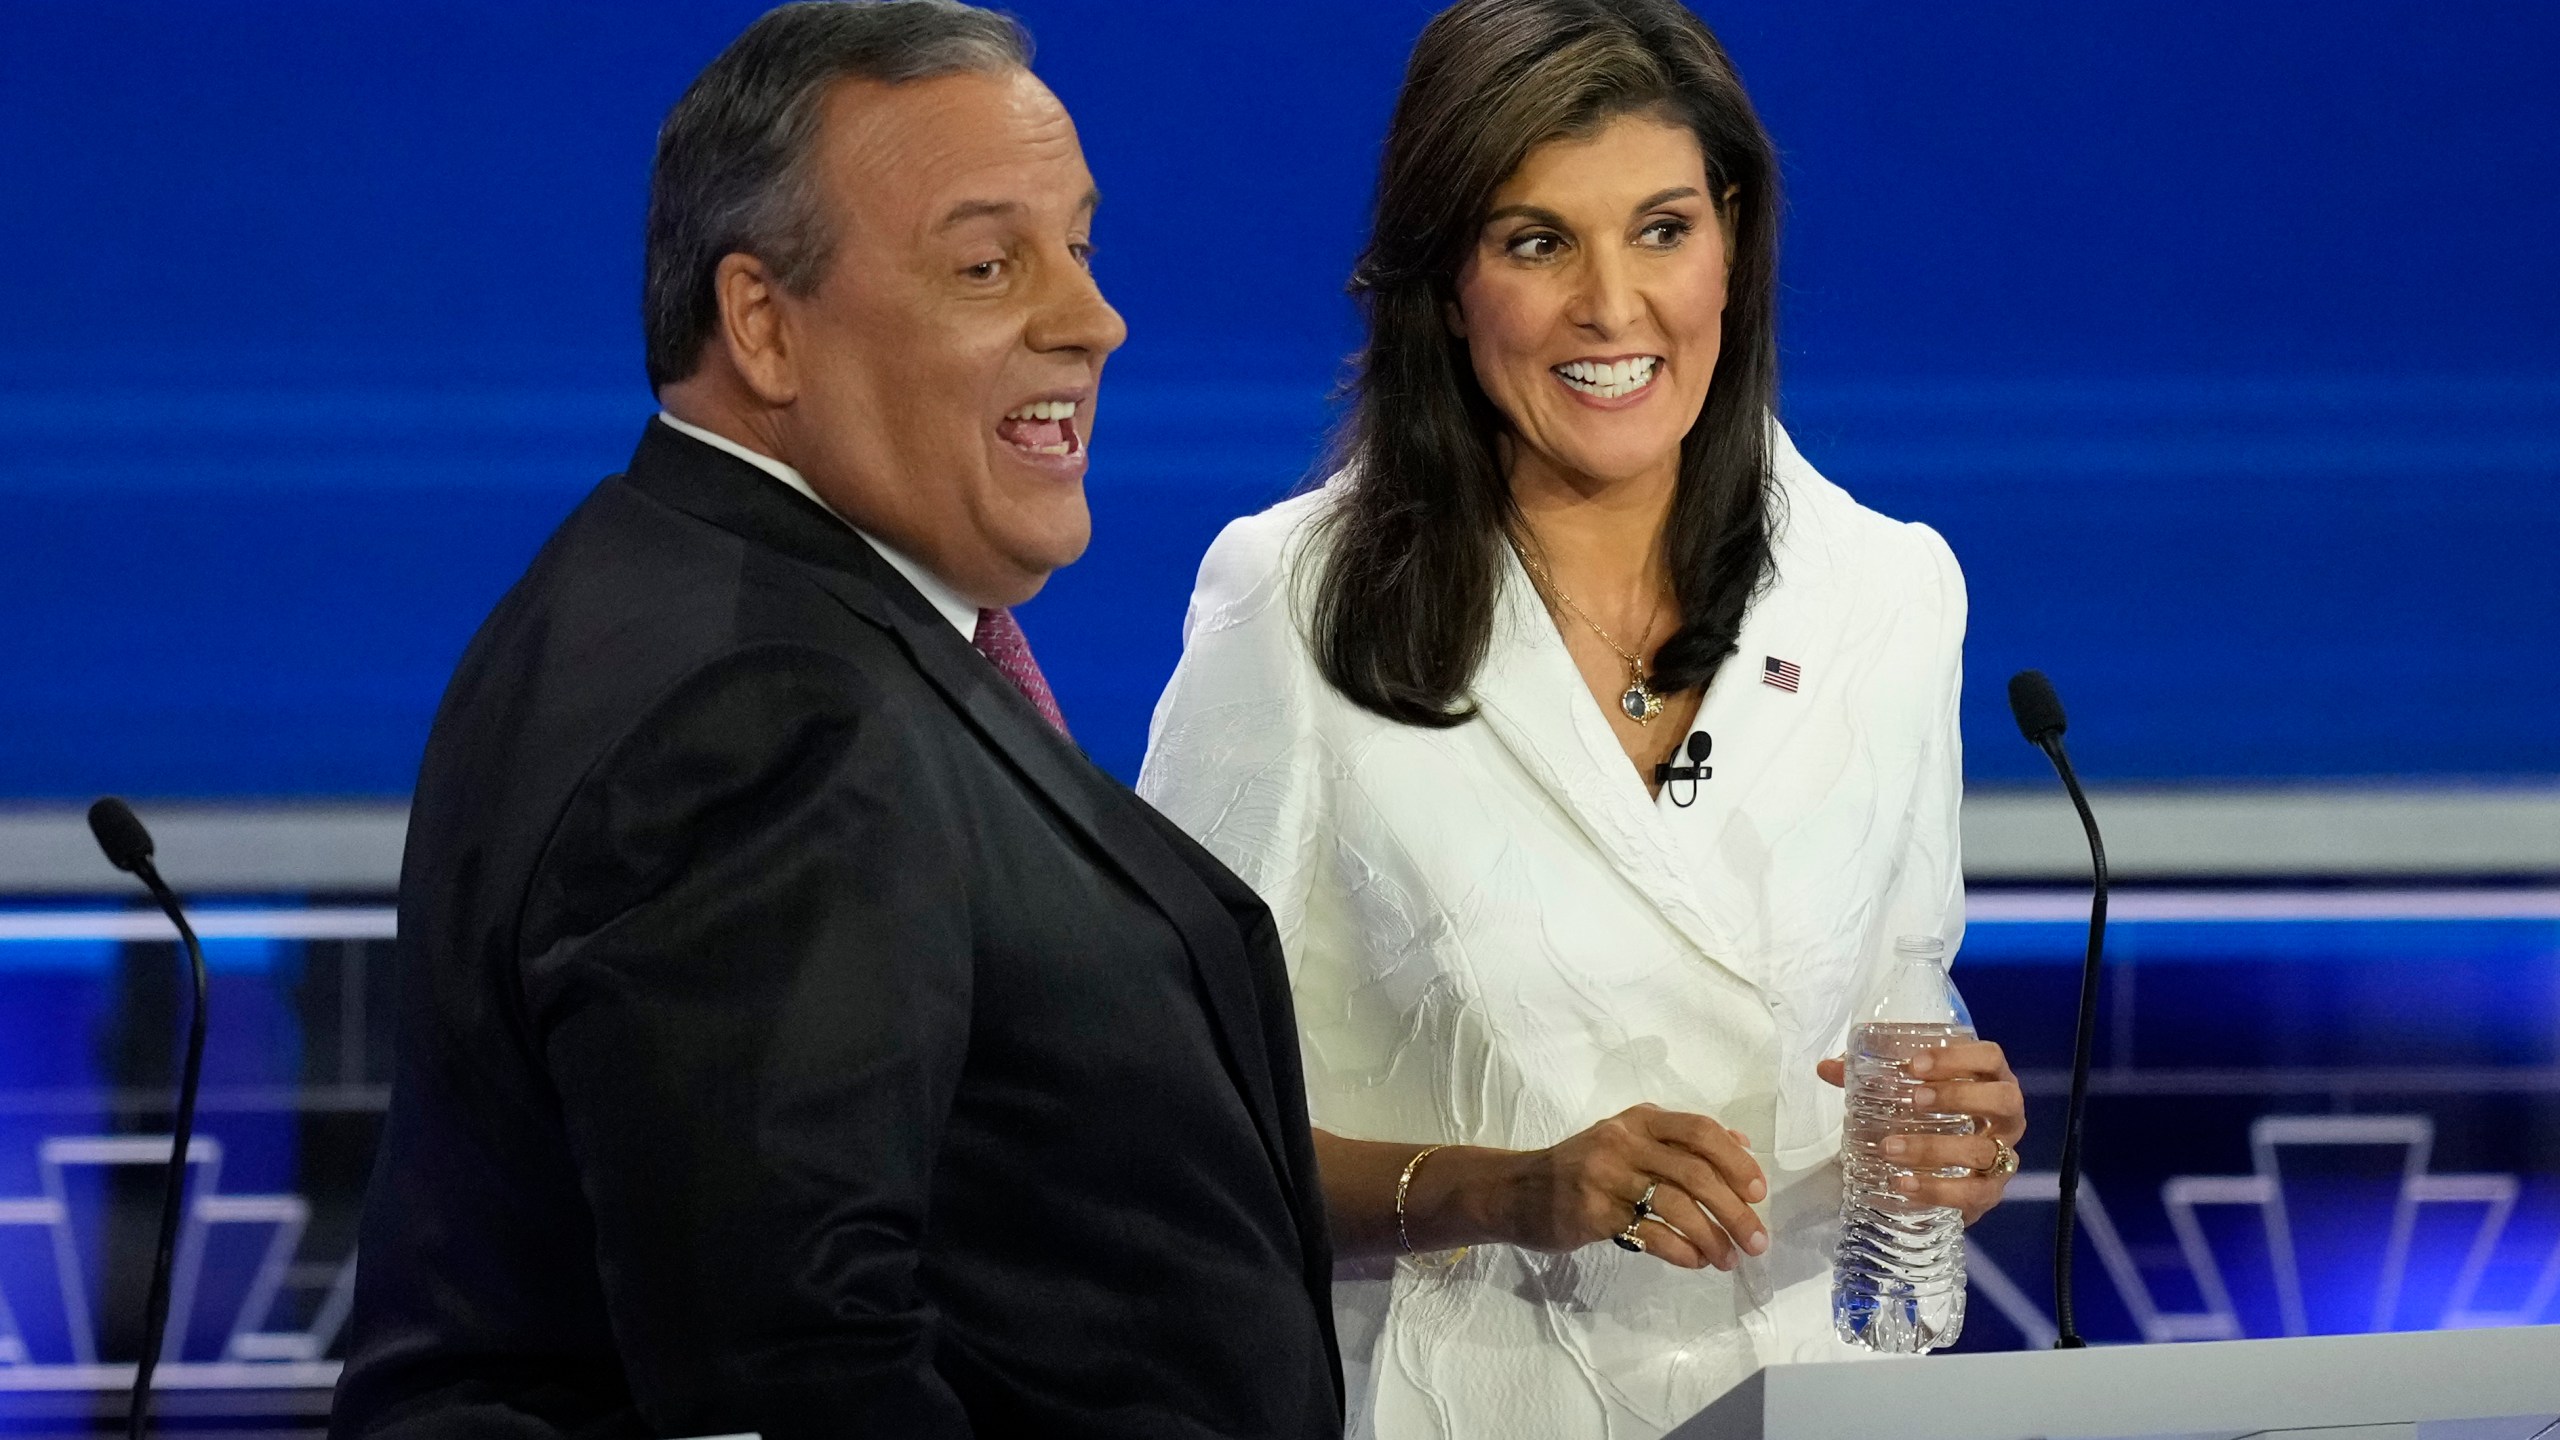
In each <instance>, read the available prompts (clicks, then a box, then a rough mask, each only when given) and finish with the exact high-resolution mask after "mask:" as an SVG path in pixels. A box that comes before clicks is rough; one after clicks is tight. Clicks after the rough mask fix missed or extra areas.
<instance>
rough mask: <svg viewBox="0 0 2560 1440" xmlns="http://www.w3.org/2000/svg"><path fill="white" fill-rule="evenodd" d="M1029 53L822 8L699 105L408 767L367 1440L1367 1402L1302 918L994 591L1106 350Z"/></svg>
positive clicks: (1198, 1417)
mask: <svg viewBox="0 0 2560 1440" xmlns="http://www.w3.org/2000/svg"><path fill="white" fill-rule="evenodd" d="M1027 53H1028V52H1027V46H1026V42H1025V41H1024V39H1023V38H1022V36H1021V34H1020V32H1019V31H1018V30H1017V29H1015V28H1014V27H1013V25H1012V23H1011V22H1010V21H1008V20H1005V19H1003V18H1001V17H998V16H995V15H992V14H990V13H988V12H984V11H977V10H971V9H968V8H966V7H962V6H958V5H952V4H945V3H909V4H899V5H849V4H838V3H822V4H812V5H796V6H787V7H785V8H784V9H781V10H777V11H775V12H774V13H772V14H770V15H768V16H766V17H765V18H764V19H763V20H761V21H759V22H758V23H757V24H756V25H755V26H754V27H753V28H752V29H750V30H749V31H748V32H747V33H746V34H745V35H744V36H743V37H741V38H740V39H739V41H738V42H737V43H736V44H735V45H733V46H732V47H731V48H730V50H729V51H728V52H727V53H726V54H724V55H723V56H721V57H720V59H719V60H717V61H716V62H714V63H713V65H712V66H711V67H710V68H709V69H708V70H707V71H705V72H704V74H703V75H702V76H701V78H700V79H698V80H697V81H696V82H695V83H694V85H693V87H692V89H691V90H690V91H688V92H687V94H686V96H685V98H684V99H683V100H682V101H681V102H679V104H678V105H677V106H676V108H675V110H674V112H673V113H672V114H671V115H670V116H669V119H668V121H667V125H666V128H665V130H664V131H663V132H662V134H661V136H660V140H659V153H658V161H657V168H656V171H655V177H654V183H653V188H652V196H651V207H650V220H649V232H648V251H649V254H648V280H647V295H646V306H645V309H646V323H647V330H648V343H649V362H650V378H651V380H652V383H653V384H654V385H655V386H656V388H657V390H658V394H659V397H660V400H661V402H662V404H663V405H664V406H665V412H666V413H665V414H663V415H662V416H661V417H659V419H658V420H656V421H654V422H652V423H651V425H650V426H649V428H648V430H647V432H646V434H644V435H643V437H642V439H641V441H640V447H639V451H638V453H637V454H636V455H634V456H633V458H632V462H631V468H630V470H629V472H628V473H626V474H624V475H621V476H618V477H615V478H613V479H610V480H607V481H606V482H604V484H602V485H601V486H599V487H598V488H597V489H596V491H595V493H594V494H593V495H592V496H590V497H589V498H588V500H587V501H586V502H585V503H584V504H583V505H581V506H580V507H579V509H578V510H577V512H576V513H575V514H573V515H572V516H571V517H570V518H569V520H568V521H567V522H566V523H565V524H564V525H562V527H561V528H560V531H559V533H558V534H556V535H555V536H554V537H552V539H551V541H550V543H549V544H548V545H546V546H545V547H544V549H543V551H542V553H541V555H540V556H539V557H538V558H537V559H536V560H535V562H534V564H533V566H532V568H531V570H530V571H529V572H528V573H527V574H526V576H525V578H524V579H523V580H522V581H521V582H520V583H519V584H518V585H517V586H516V588H515V589H514V590H513V591H512V592H511V593H510V594H509V595H508V596H507V598H506V600H505V601H504V602H503V603H502V604H501V605H500V606H499V607H498V609H497V611H496V613H495V614H493V615H492V616H491V617H490V619H489V621H488V623H487V624H486V625H485V626H484V627H483V629H482V630H481V632H480V634H479V636H478V637H477V638H476V639H475V640H474V641H473V643H472V645H471V648H470V650H469V652H468V654H467V655H466V656H465V657H464V659H463V662H462V665H461V667H460V669H459V671H458V672H457V673H456V675H455V677H454V680H453V684H452V688H451V690H450V691H449V692H448V694H447V696H446V698H445V702H444V706H443V709H442V711H441V713H440V714H439V715H438V717H437V721H436V726H435V733H434V736H433V738H432V740H431V741H430V742H429V745H428V749H427V755H426V761H425V766H424V769H423V772H422V774H421V776H420V778H419V783H418V791H417V797H416V802H415V810H414V814H413V818H412V821H411V827H410V836H409V851H408V857H407V868H406V871H405V873H404V874H403V876H402V883H401V896H400V943H401V951H402V964H403V968H404V975H403V986H404V990H403V994H402V1001H401V1004H402V1025H403V1029H402V1035H401V1055H400V1070H399V1078H398V1083H397V1084H396V1086H395V1087H394V1093H393V1100H392V1108H391V1117H390V1121H389V1125H388V1128H387V1130H386V1133H385V1135H384V1139H383V1143H382V1153H381V1160H380V1164H379V1167H378V1169H377V1173H376V1179H375V1182H374V1187H373V1190H372V1193H371V1196H370V1199H369V1202H368V1209H367V1213H366V1219H365V1228H364V1233H363V1245H362V1251H363V1264H362V1271H361V1276H362V1278H361V1280H360V1282H359V1286H358V1296H357V1305H356V1317H355V1328H354V1338H353V1342H352V1353H351V1357H350V1359H349V1362H348V1366H347V1372H346V1377H345V1380H344V1381H343V1383H342V1384H341V1386H340V1389H339V1394H338V1405H337V1411H336V1416H335V1420H334V1433H336V1434H339V1435H342V1436H355V1435H367V1436H377V1435H378V1436H447V1435H451V1436H461V1435H473V1436H479V1435H525V1436H537V1435H556V1434H575V1435H581V1436H625V1435H630V1436H638V1435H658V1436H681V1435H699V1434H709V1433H732V1432H750V1431H752V1432H761V1433H762V1435H763V1436H764V1437H766V1440H796V1437H803V1436H812V1437H814V1436H830V1437H833V1436H893V1437H942V1436H960V1435H970V1434H977V1435H1039V1436H1063V1437H1074V1436H1093V1437H1101V1436H1113V1437H1154V1436H1162V1437H1206V1436H1212V1435H1216V1436H1288V1437H1315V1436H1319V1435H1322V1436H1333V1435H1338V1434H1340V1433H1341V1425H1342V1396H1341V1385H1340V1379H1339V1372H1338V1368H1337V1362H1336V1357H1335V1352H1334V1345H1333V1337H1332V1330H1331V1320H1330V1309H1329V1305H1328V1300H1327V1294H1328V1282H1329V1271H1330V1259H1329V1255H1328V1250H1327V1244H1326V1239H1325V1231H1324V1215H1323V1208H1322V1201H1321V1197H1320V1194H1319V1192H1318V1190H1317V1187H1316V1183H1315V1180H1316V1177H1315V1169H1314V1160H1313V1157H1312V1155H1311V1153H1310V1150H1309V1144H1308V1135H1307V1125H1306V1117H1305V1111H1304V1102H1303V1096H1302V1090H1301V1081H1300V1076H1299V1070H1298V1064H1297V1040H1296V1032H1295V1027H1294V1024H1293V1021H1292V1017H1291V1013H1290V1007H1289V1000H1288V993H1287V988H1286V983H1285V979H1284V976H1283V974H1282V970H1281V964H1280V956H1279V951H1278V945H1277V942H1276V940H1275V938H1274V933H1273V930H1272V927H1271V923H1270V920H1269V918H1268V916H1267V915H1266V914H1265V912H1264V911H1263V909H1262V907H1261V905H1260V904H1259V902H1257V901H1256V900H1255V899H1254V897H1253V895H1252V894H1251V892H1250V891H1248V890H1247V889H1246V888H1245V887H1244V886H1243V885H1241V884H1240V883H1239V882H1237V881H1236V880H1235V879H1234V878H1233V877H1232V876H1230V875H1229V874H1228V873H1227V872H1226V871H1224V870H1223V869H1221V868H1220V867H1219V865H1218V864H1217V862H1216V861H1214V860H1212V859H1210V858H1209V856H1208V855H1207V854H1206V853H1204V852H1202V851H1200V850H1199V849H1197V848H1195V847H1194V846H1192V845H1191V844H1190V843H1189V842H1188V841H1187V840H1185V839H1184V838H1183V836H1182V835H1181V834H1180V833H1179V832H1178V831H1176V830H1175V829H1174V828H1173V827H1172V826H1170V825H1169V824H1166V823H1164V822H1163V821H1161V820H1160V819H1159V818H1158V817H1157V816H1156V815H1155V814H1154V813H1153V812H1152V811H1150V810H1148V809H1147V808H1146V807H1145V806H1144V805H1143V804H1142V803H1140V802H1139V801H1138V800H1137V799H1136V798H1135V797H1133V796H1132V795H1130V794H1129V793H1128V792H1127V791H1126V790H1124V789H1122V788H1121V787H1120V786H1119V785H1117V784H1116V783H1114V782H1113V781H1111V780H1110V779H1109V778H1107V777H1106V776H1104V775H1103V774H1102V773H1101V772H1100V771H1098V770H1096V769H1095V768H1094V767H1093V765H1092V764H1090V763H1089V762H1088V761H1087V760H1086V759H1085V758H1084V756H1083V755H1082V754H1081V753H1080V752H1079V751H1078V750H1077V749H1076V748H1075V746H1074V745H1073V744H1072V743H1071V742H1070V741H1069V740H1068V739H1067V738H1066V736H1065V735H1064V733H1063V732H1062V728H1061V726H1060V725H1059V723H1058V716H1057V713H1056V708H1055V706H1054V704H1053V703H1052V702H1051V701H1050V699H1049V696H1048V690H1047V687H1046V685H1045V684H1043V683H1042V681H1041V679H1040V674H1039V669H1038V666H1037V665H1036V664H1034V663H1033V662H1032V660H1031V656H1030V652H1029V649H1028V647H1027V646H1026V645H1025V643H1024V642H1023V639H1022V635H1021V632H1020V630H1019V629H1018V628H1016V627H1015V626H1014V625H1013V623H1012V620H1011V617H1010V615H1009V614H1008V613H1007V608H1006V607H1008V606H1010V605H1013V604H1016V603H1019V602H1020V601H1022V600H1025V599H1027V598H1029V597H1030V596H1031V595H1032V594H1033V593H1034V592H1035V591H1037V590H1038V589H1039V587H1040V585H1041V583H1042V581H1043V580H1044V579H1045V577H1046V576H1047V575H1048V573H1049V572H1050V571H1052V570H1054V569H1056V568H1057V567H1058V566H1060V565H1063V564H1066V563H1068V562H1069V561H1071V560H1073V559H1074V558H1075V557H1076V556H1077V555H1078V554H1079V553H1081V551H1082V550H1083V548H1084V543H1085V538H1086V530H1087V524H1088V522H1087V518H1086V511H1085V505H1084V499H1083V489H1082V477H1083V468H1084V458H1085V456H1084V450H1085V437H1086V436H1087V435H1088V434H1089V433H1090V427H1091V423H1092V416H1093V408H1094V397H1095V392H1096V387H1097V383H1098V381H1099V377H1100V372H1101V369H1102V363H1103V359H1104V357H1105V356H1106V355H1108V354H1109V353H1110V351H1111V350H1112V349H1113V348H1114V347H1116V346H1117V345H1118V344H1119V343H1120V341H1121V339H1122V337H1123V334H1124V330H1123V327H1122V325H1121V323H1120V318H1119V316H1118V315H1116V314H1114V313H1113V312H1112V310H1111V309H1110V307H1109V306H1108V305H1106V304H1105V303H1104V302H1103V299H1102V296H1101V294H1100V292H1099V291H1098V290H1097V289H1096V288H1095V286H1094V283H1093V280H1092V277H1091V276H1090V274H1089V273H1088V272H1087V268H1086V264H1085V256H1086V247H1087V237H1088V235H1089V231H1090V226H1091V222H1092V212H1093V204H1094V196H1093V187H1092V181H1091V179H1090V177H1089V176H1088V174H1087V173H1086V170H1085V165H1084V161H1083V157H1082V153H1081V151H1080V150H1079V149H1078V147H1077V144H1076V138H1075V131H1074V129H1073V127H1072V125H1071V124H1070V123H1069V121H1068V119H1067V116H1066V113H1065V111H1064V110H1063V109H1061V108H1060V107H1059V105H1058V102H1057V101H1056V99H1055V98H1054V97H1052V96H1051V95H1050V93H1049V92H1048V91H1047V90H1046V89H1045V88H1043V87H1042V86H1041V84H1040V82H1039V81H1038V80H1036V79H1034V78H1033V77H1032V75H1031V73H1030V71H1029V70H1028V69H1027V68H1025V60H1026V57H1027Z"/></svg>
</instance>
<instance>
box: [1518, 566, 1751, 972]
mask: <svg viewBox="0 0 2560 1440" xmlns="http://www.w3.org/2000/svg"><path fill="white" fill-rule="evenodd" d="M1473 694H1474V698H1475V701H1476V705H1477V707H1478V710H1479V712H1480V713H1481V715H1482V717H1483V719H1484V722H1485V724H1486V725H1487V727H1488V728H1490V729H1491V730H1492V731H1493V733H1494V735H1495V736H1496V737H1498V738H1499V739H1500V740H1501V741H1502V743H1503V746H1504V747H1505V748H1506V749H1508V750H1509V751H1510V752H1511V754H1512V756H1513V758H1514V759H1516V760H1517V761H1518V762H1519V764H1520V768H1521V769H1522V770H1523V771H1524V772H1525V773H1526V774H1527V775H1528V776H1529V777H1530V778H1531V779H1532V780H1533V781H1535V782H1536V783H1537V785H1538V786H1539V788H1540V789H1542V790H1544V791H1546V792H1547V795H1548V797H1549V798H1550V799H1552V800H1553V801H1554V802H1555V803H1556V804H1557V805H1558V806H1559V807H1561V808H1562V809H1563V810H1564V811H1565V813H1566V814H1568V815H1570V816H1572V817H1573V819H1574V822H1575V824H1576V825H1577V826H1578V827H1579V828H1580V829H1581V831H1582V832H1583V834H1584V835H1585V836H1587V837H1588V838H1589V839H1590V841H1591V843H1592V844H1593V845H1594V846H1596V847H1597V848H1598V849H1599V851H1600V853H1601V854H1602V856H1604V857H1605V858H1606V859H1607V860H1608V862H1609V864H1610V866H1611V868H1613V869H1615V870H1616V871H1617V872H1618V873H1619V874H1620V875H1622V876H1624V877H1625V878H1626V880H1627V881H1628V883H1629V884H1631V885H1632V886H1634V887H1635V889H1636V891H1637V893H1639V894H1640V895H1642V896H1643V897H1644V899H1645V900H1646V902H1647V903H1649V904H1651V905H1652V906H1653V907H1654V909H1656V910H1657V911H1659V912H1660V913H1661V914H1662V917H1663V918H1664V919H1665V920H1667V921H1668V922H1670V924H1671V926H1672V928H1674V929H1675V930H1677V931H1679V932H1680V934H1681V935H1682V937H1683V938H1685V939H1687V940H1688V941H1689V943H1691V944H1692V945H1695V946H1696V947H1698V949H1699V950H1700V951H1701V952H1702V953H1704V954H1705V955H1706V956H1707V958H1709V959H1710V960H1713V961H1714V962H1715V963H1716V964H1718V965H1721V966H1723V967H1724V968H1725V969H1727V970H1730V971H1732V972H1733V973H1735V974H1736V975H1738V976H1740V977H1741V978H1743V979H1744V980H1746V981H1749V982H1750V983H1752V984H1753V985H1765V984H1766V983H1767V980H1768V976H1767V974H1766V973H1765V971H1766V966H1765V965H1764V964H1763V963H1762V962H1761V960H1760V957H1758V956H1757V955H1756V954H1754V953H1751V952H1748V951H1746V950H1745V949H1744V948H1743V944H1742V940H1743V932H1744V926H1743V925H1741V924H1740V923H1738V922H1739V920H1740V917H1739V916H1738V915H1736V914H1734V913H1732V911H1731V907H1729V906H1726V905H1722V904H1719V903H1717V900H1716V898H1715V897H1712V896H1710V895H1708V894H1706V893H1705V892H1704V891H1703V890H1702V888H1701V887H1700V885H1699V883H1698V877H1697V876H1696V875H1695V874H1693V873H1692V871H1691V867H1690V866H1689V864H1688V863H1687V861H1686V860H1685V858H1684V857H1683V855H1682V851H1681V847H1680V845H1679V843H1678V841H1677V839H1676V838H1675V837H1674V836H1672V835H1671V834H1670V832H1669V831H1668V830H1667V829H1665V821H1664V819H1663V817H1662V815H1661V813H1660V811H1659V810H1658V809H1657V807H1656V804H1655V801H1654V799H1653V797H1652V795H1651V794H1650V793H1648V792H1647V790H1646V789H1645V785H1644V781H1643V780H1642V779H1641V778H1640V777H1639V776H1638V775H1637V774H1636V771H1635V767H1634V766H1633V765H1630V764H1629V763H1628V762H1627V756H1626V752H1625V751H1624V750H1621V749H1620V748H1619V747H1618V740H1617V736H1616V735H1615V734H1613V733H1612V732H1611V731H1610V729H1609V722H1608V721H1607V720H1606V719H1605V718H1603V717H1602V715H1601V713H1600V708H1599V704H1598V702H1597V701H1595V700H1593V699H1592V696H1591V691H1590V689H1589V687H1588V686H1586V685H1585V684H1584V683H1583V680H1582V672H1581V671H1580V670H1578V669H1576V668H1575V667H1574V663H1573V656H1572V654H1571V653H1570V652H1568V651H1567V650H1566V649H1565V645H1564V640H1563V637H1561V636H1559V635H1558V634H1557V633H1556V627H1555V622H1554V621H1553V620H1552V619H1551V618H1550V617H1549V616H1548V614H1547V610H1546V607H1545V605H1544V604H1542V603H1541V602H1540V601H1539V599H1538V593H1537V589H1536V587H1535V586H1534V585H1533V584H1531V582H1530V580H1529V576H1528V572H1527V571H1526V570H1524V569H1522V568H1521V565H1520V561H1519V559H1518V557H1517V556H1513V557H1511V558H1510V560H1509V562H1508V564H1507V565H1506V567H1505V570H1504V577H1503V587H1502V594H1501V596H1500V598H1499V599H1498V600H1497V602H1496V604H1495V611H1494V631H1493V642H1492V644H1491V646H1490V647H1489V648H1488V650H1487V652H1486V655H1485V662H1484V666H1483V668H1482V669H1480V670H1479V671H1478V672H1477V674H1476V681H1475V685H1474V689H1473Z"/></svg>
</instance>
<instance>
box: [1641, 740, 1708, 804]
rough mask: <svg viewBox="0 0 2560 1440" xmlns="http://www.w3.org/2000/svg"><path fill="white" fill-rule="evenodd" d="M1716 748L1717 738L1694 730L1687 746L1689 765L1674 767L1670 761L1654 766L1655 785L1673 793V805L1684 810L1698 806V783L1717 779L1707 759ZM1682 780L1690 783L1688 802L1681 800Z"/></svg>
mask: <svg viewBox="0 0 2560 1440" xmlns="http://www.w3.org/2000/svg"><path fill="white" fill-rule="evenodd" d="M1715 748H1716V741H1715V737H1714V736H1712V735H1709V734H1708V733H1707V732H1706V731H1704V730H1693V731H1691V732H1689V743H1688V746H1687V749H1688V751H1689V763H1688V764H1686V765H1674V764H1672V763H1671V762H1670V761H1668V760H1666V761H1664V762H1662V763H1661V764H1659V765H1656V766H1654V767H1653V783H1654V784H1656V785H1660V786H1662V787H1663V788H1664V789H1666V790H1669V791H1670V792H1671V803H1672V804H1674V805H1677V806H1679V807H1680V808H1681V809H1683V810H1686V809H1688V808H1689V807H1690V806H1692V805H1695V804H1697V803H1698V782H1699V781H1701V780H1712V779H1714V778H1715V774H1716V772H1715V770H1714V769H1713V768H1712V767H1710V766H1709V765H1708V764H1707V757H1708V756H1709V755H1712V754H1714V753H1715ZM1682 780H1686V781H1688V782H1689V798H1688V799H1686V800H1683V799H1681V798H1680V789H1679V784H1678V782H1680V781H1682Z"/></svg>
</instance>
